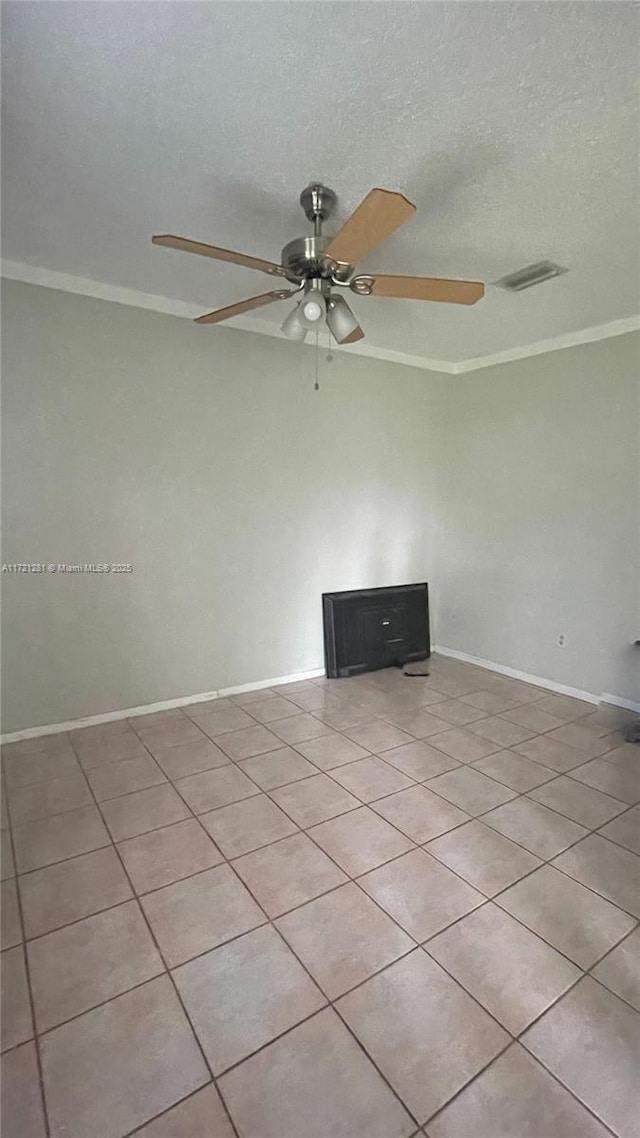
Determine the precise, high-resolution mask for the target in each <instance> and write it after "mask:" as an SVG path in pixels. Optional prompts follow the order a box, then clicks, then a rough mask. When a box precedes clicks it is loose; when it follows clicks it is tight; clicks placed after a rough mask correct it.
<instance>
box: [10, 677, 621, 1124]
mask: <svg viewBox="0 0 640 1138" xmlns="http://www.w3.org/2000/svg"><path fill="white" fill-rule="evenodd" d="M629 718H630V716H629V715H628V714H627V713H624V712H620V711H617V710H615V709H611V708H604V707H601V708H595V707H594V706H592V705H590V704H586V703H581V702H579V701H576V700H573V699H570V698H567V697H565V696H558V695H555V694H549V692H547V691H545V690H544V689H541V688H535V687H531V686H529V685H527V684H523V683H520V682H518V681H515V680H511V679H505V678H504V677H503V676H498V675H496V674H495V673H491V672H487V671H483V670H482V669H479V668H477V667H472V666H470V665H467V664H463V663H460V662H457V661H454V660H452V659H447V658H444V657H437V656H434V657H433V658H432V660H431V661H430V675H429V677H428V678H427V677H424V678H419V679H407V678H406V677H404V676H402V675H401V674H400V673H399V672H398V671H394V670H391V671H388V672H379V673H375V674H369V675H367V676H363V677H359V678H357V679H351V680H338V681H336V680H325V679H317V680H310V681H305V682H303V683H292V684H289V685H286V686H284V687H281V688H278V689H277V690H268V691H265V690H262V691H259V692H249V693H247V694H245V695H239V696H234V697H231V698H228V699H220V700H215V701H209V702H208V703H206V704H193V705H190V706H188V707H185V708H183V709H176V710H171V711H165V712H159V713H157V714H154V715H147V716H140V717H138V718H136V719H131V720H129V721H128V722H127V721H119V722H115V723H110V724H105V725H102V726H98V727H89V728H84V729H81V730H78V731H73V732H69V733H66V734H61V735H55V736H50V737H48V738H40V739H35V740H29V741H25V742H21V743H15V744H9V745H7V746H5V747H4V748H3V768H4V779H3V785H4V787H5V789H6V798H7V801H8V817H9V819H10V822H9V824H8V828H7V829H4V830H3V833H2V851H3V856H2V868H3V873H2V877H3V881H2V918H3V920H2V980H3V1002H2V1049H3V1058H2V1067H3V1103H2V1134H3V1138H125V1136H128V1135H133V1134H136V1135H138V1136H139V1138H234V1135H235V1136H238V1138H413V1136H414V1135H415V1136H416V1138H417V1136H422V1138H424V1136H425V1135H427V1136H428V1138H469V1136H470V1135H473V1136H474V1138H524V1135H526V1136H527V1138H605V1136H606V1135H609V1136H610V1135H617V1136H618V1138H637V1136H638V1135H640V1096H639V1090H640V1079H638V1070H639V1065H640V928H639V927H638V926H639V922H640V856H639V855H640V809H639V806H638V804H639V803H640V748H638V747H637V746H632V745H630V744H626V743H625V742H624V738H623V736H622V734H621V732H620V729H621V728H622V727H623V726H624V723H625V722H626V721H627V720H628V719H629Z"/></svg>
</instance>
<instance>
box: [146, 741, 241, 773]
mask: <svg viewBox="0 0 640 1138" xmlns="http://www.w3.org/2000/svg"><path fill="white" fill-rule="evenodd" d="M155 759H156V762H157V763H158V765H159V766H160V767H161V768H162V770H163V771H164V773H165V774H166V776H167V778H170V779H177V778H186V777H187V776H188V775H190V774H200V771H208V770H213V769H214V767H224V766H226V765H227V763H228V762H229V761H230V760H229V757H228V756H227V755H225V753H224V751H221V750H220V748H219V747H218V746H216V744H215V743H212V742H211V740H210V739H202V740H200V739H198V740H196V742H195V743H183V744H182V745H181V746H178V747H168V748H167V749H166V750H163V751H161V750H156V751H155Z"/></svg>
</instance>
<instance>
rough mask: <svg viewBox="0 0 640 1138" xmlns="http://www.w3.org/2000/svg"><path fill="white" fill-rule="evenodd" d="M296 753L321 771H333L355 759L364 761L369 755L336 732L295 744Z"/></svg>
mask: <svg viewBox="0 0 640 1138" xmlns="http://www.w3.org/2000/svg"><path fill="white" fill-rule="evenodd" d="M296 751H299V752H300V754H301V755H304V756H305V758H307V759H309V761H310V762H312V763H313V764H314V766H316V767H319V768H320V770H323V771H329V770H333V768H334V767H340V766H343V765H344V764H345V763H353V762H355V761H356V760H357V759H364V758H366V757H367V756H368V754H369V752H368V751H366V750H365V748H364V747H360V746H358V744H357V743H354V742H353V740H352V739H347V738H346V737H345V736H344V735H339V734H338V733H337V732H336V731H334V732H332V734H331V735H323V736H322V738H321V739H310V740H308V741H307V742H304V743H297V744H296Z"/></svg>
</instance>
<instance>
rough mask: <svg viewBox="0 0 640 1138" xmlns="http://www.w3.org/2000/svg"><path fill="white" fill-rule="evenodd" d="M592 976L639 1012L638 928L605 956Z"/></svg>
mask: <svg viewBox="0 0 640 1138" xmlns="http://www.w3.org/2000/svg"><path fill="white" fill-rule="evenodd" d="M592 975H593V976H594V977H595V979H596V980H599V981H600V983H601V984H604V986H605V988H608V989H609V991H610V992H614V993H615V995H616V996H620V998H621V999H623V1000H626V1001H627V1003H628V1004H633V1007H634V1008H635V1009H636V1011H638V1012H640V928H638V929H636V930H635V932H633V933H632V934H631V936H628V937H626V939H625V940H623V941H622V944H619V945H618V946H617V948H614V950H613V952H610V953H609V955H608V956H605V958H604V960H601V961H600V963H599V964H598V965H596V967H595V968H594V969H593V972H592Z"/></svg>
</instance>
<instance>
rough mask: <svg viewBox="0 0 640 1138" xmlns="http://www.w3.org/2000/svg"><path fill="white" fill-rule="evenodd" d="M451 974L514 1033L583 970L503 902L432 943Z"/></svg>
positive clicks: (431, 950)
mask: <svg viewBox="0 0 640 1138" xmlns="http://www.w3.org/2000/svg"><path fill="white" fill-rule="evenodd" d="M426 947H427V951H428V953H429V954H430V955H431V956H433V957H435V959H436V960H437V961H438V963H439V964H441V965H442V967H443V968H446V970H447V972H448V973H449V975H450V976H453V977H454V979H456V980H457V981H458V982H459V983H460V984H462V986H463V988H465V990H466V991H467V992H469V993H470V994H471V995H472V996H474V997H475V998H476V1000H478V1002H479V1003H481V1004H482V1006H483V1007H485V1008H486V1009H487V1011H488V1012H490V1013H491V1015H493V1016H494V1017H495V1018H496V1019H497V1020H498V1022H499V1023H501V1024H502V1025H503V1027H506V1029H507V1031H510V1032H511V1033H512V1034H513V1035H519V1034H520V1032H521V1031H524V1029H525V1027H528V1025H529V1024H530V1023H532V1022H533V1020H534V1019H537V1017H538V1016H539V1015H541V1014H542V1012H543V1011H545V1009H546V1008H548V1007H549V1006H550V1005H551V1004H552V1003H554V1002H555V1001H556V1000H557V999H558V998H559V997H560V996H561V995H562V994H563V993H564V992H566V991H567V989H568V988H570V987H571V985H572V984H573V983H575V981H576V980H578V979H579V977H580V975H581V972H580V969H579V968H576V966H575V965H574V964H571V963H570V962H569V961H568V960H566V959H565V957H564V956H561V955H560V953H559V952H556V950H555V949H554V948H550V946H549V945H548V944H546V943H545V942H544V941H543V940H541V939H540V937H538V936H536V935H535V934H534V933H532V932H530V931H529V929H525V928H524V927H523V926H522V925H521V924H520V922H519V921H516V920H514V919H513V917H511V916H510V915H509V914H508V913H505V912H503V910H502V909H499V908H498V907H497V905H494V904H492V903H489V904H488V905H483V907H482V908H481V909H477V910H476V912H473V913H469V915H468V916H466V917H463V919H462V920H461V921H458V923H457V925H455V926H454V927H453V928H450V929H445V931H444V932H442V933H439V934H438V936H436V937H434V938H433V940H430V941H429V943H428V944H427V946H426Z"/></svg>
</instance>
